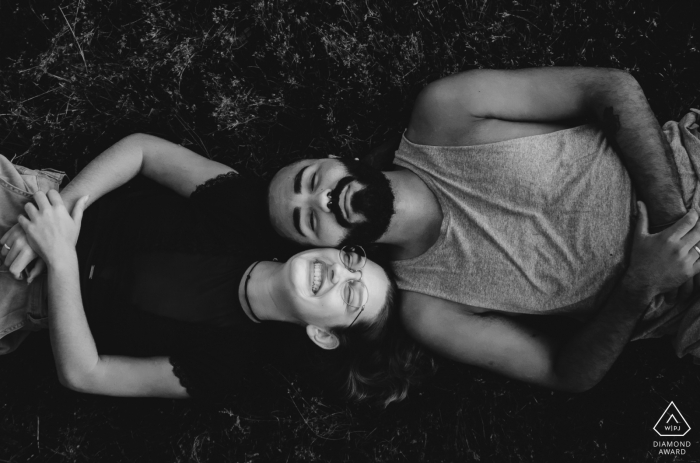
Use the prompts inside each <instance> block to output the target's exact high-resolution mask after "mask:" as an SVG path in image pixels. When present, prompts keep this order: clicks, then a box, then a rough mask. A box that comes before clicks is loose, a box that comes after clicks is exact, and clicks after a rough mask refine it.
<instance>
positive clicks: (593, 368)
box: [554, 279, 652, 391]
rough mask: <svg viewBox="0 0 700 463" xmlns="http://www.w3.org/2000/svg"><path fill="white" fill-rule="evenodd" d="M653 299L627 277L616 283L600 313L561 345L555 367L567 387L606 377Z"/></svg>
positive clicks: (576, 387)
mask: <svg viewBox="0 0 700 463" xmlns="http://www.w3.org/2000/svg"><path fill="white" fill-rule="evenodd" d="M651 300H652V297H651V296H649V295H648V294H644V293H643V292H641V291H639V290H636V289H634V288H632V287H631V285H629V284H628V282H627V281H626V280H625V279H623V281H622V282H620V283H619V284H618V285H617V287H616V288H615V289H614V290H613V292H612V294H611V295H610V297H609V298H608V301H607V302H606V304H605V305H604V306H603V308H602V309H601V310H600V311H599V312H598V315H597V316H596V317H595V318H594V319H593V320H591V321H589V322H588V323H587V324H586V325H585V326H584V327H583V328H582V329H581V330H580V331H579V332H578V333H576V334H575V335H574V336H573V337H571V338H570V339H569V340H568V341H567V342H566V343H565V344H564V345H563V346H562V347H561V350H560V351H559V353H558V355H557V358H556V359H555V363H554V370H555V374H556V376H557V377H559V378H562V383H564V384H565V386H566V387H564V388H565V389H568V390H580V391H585V390H587V389H590V388H591V387H593V386H595V385H596V384H597V383H598V382H599V381H600V380H601V379H602V378H603V376H604V375H605V373H607V371H608V370H609V369H610V367H611V366H612V364H613V363H614V362H615V360H617V358H618V357H619V355H620V353H621V352H622V350H623V349H624V347H625V345H626V344H627V343H628V342H629V340H630V338H631V336H632V332H633V331H634V328H635V326H636V325H637V323H638V322H639V320H640V318H641V317H642V315H643V314H644V312H645V311H646V309H647V307H648V306H649V304H650V301H651Z"/></svg>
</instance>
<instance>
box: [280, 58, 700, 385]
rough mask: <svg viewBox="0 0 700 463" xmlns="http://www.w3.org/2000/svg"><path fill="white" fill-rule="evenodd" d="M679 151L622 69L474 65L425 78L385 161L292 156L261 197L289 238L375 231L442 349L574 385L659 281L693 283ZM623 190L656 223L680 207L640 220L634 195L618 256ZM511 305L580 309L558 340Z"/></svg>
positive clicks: (409, 320)
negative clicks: (571, 330)
mask: <svg viewBox="0 0 700 463" xmlns="http://www.w3.org/2000/svg"><path fill="white" fill-rule="evenodd" d="M584 122H594V123H596V125H595V126H593V125H583V126H578V125H579V124H581V123H584ZM572 127H576V128H572ZM601 128H602V129H603V130H604V133H603V132H602V131H601ZM676 129H678V127H676ZM678 130H680V129H678ZM675 140H676V141H678V140H679V137H677V138H676V139H675ZM677 144H679V143H677ZM613 146H614V147H615V149H614V150H613ZM678 157H679V156H677V153H675V152H673V151H672V150H671V148H670V146H669V143H668V142H667V141H666V138H665V137H664V135H663V133H662V131H661V129H660V128H659V126H658V124H657V122H656V120H655V118H654V116H653V114H652V112H651V111H650V109H649V107H648V105H647V103H646V99H645V98H644V95H643V93H642V91H641V89H640V87H639V86H638V84H637V83H636V81H635V80H634V79H633V78H632V77H631V76H630V75H629V74H627V73H624V72H622V71H617V70H609V69H585V68H543V69H524V70H517V71H494V70H479V71H470V72H465V73H462V74H458V75H454V76H451V77H447V78H445V79H441V80H439V81H437V82H434V83H432V84H430V85H429V86H428V87H427V88H426V89H424V90H423V92H422V93H421V94H420V96H419V97H418V99H417V101H416V103H415V107H414V109H413V114H412V117H411V121H410V124H409V126H408V128H407V130H406V132H405V134H404V140H403V141H402V143H401V146H400V147H399V150H398V152H397V153H396V164H397V166H398V167H397V168H396V169H395V170H392V171H389V172H384V174H383V175H377V173H376V172H372V170H371V169H365V168H362V166H361V165H360V164H359V163H355V162H341V161H339V160H335V159H323V160H304V161H300V162H297V163H294V164H292V165H290V166H287V167H285V168H284V169H282V170H281V171H280V172H279V173H278V174H277V175H276V176H275V178H274V179H273V181H272V184H271V185H270V191H269V195H268V201H269V208H270V215H271V221H272V224H273V226H274V227H275V228H276V229H277V231H278V232H279V233H280V234H281V235H283V236H285V237H287V238H288V239H291V240H293V241H295V242H297V243H300V244H304V245H312V246H328V245H338V244H341V243H346V242H367V241H372V242H377V243H382V244H385V245H387V246H388V247H389V248H390V250H391V256H392V259H393V260H394V267H395V271H396V273H397V276H398V281H399V286H400V288H401V289H402V290H403V312H402V313H403V319H404V322H405V324H406V326H407V328H408V330H409V332H410V333H411V334H412V335H413V336H414V337H415V338H416V339H417V340H419V341H420V342H422V343H423V344H425V345H427V346H428V347H430V348H432V349H433V350H435V351H436V352H439V353H441V354H443V355H446V356H448V357H450V358H453V359H456V360H459V361H462V362H465V363H469V364H473V365H477V366H481V367H485V368H487V369H490V370H493V371H496V372H498V373H502V374H505V375H508V376H510V377H513V378H516V379H521V380H525V381H529V382H532V383H536V384H540V385H544V386H547V387H551V388H554V389H562V390H570V391H582V390H586V389H588V388H590V387H592V386H593V385H595V384H596V383H597V382H598V381H600V379H601V378H602V377H603V375H604V374H605V372H606V371H607V370H608V369H609V368H610V366H611V365H612V363H613V362H614V360H615V359H616V358H617V356H618V355H619V353H620V352H621V350H622V348H623V347H624V345H625V344H626V343H627V342H628V340H629V339H630V337H631V335H632V333H633V330H634V328H635V326H636V325H637V323H638V322H639V320H640V319H641V318H642V316H643V315H644V314H645V312H646V313H648V314H657V313H659V312H658V310H660V309H659V306H658V304H656V305H653V307H652V302H654V301H655V296H657V295H659V294H662V293H664V292H667V291H670V292H669V293H668V294H667V298H668V300H669V301H676V300H677V301H684V300H685V299H686V298H687V297H688V295H689V294H690V292H691V291H692V287H693V280H692V277H693V275H695V274H696V273H697V272H698V270H700V264H697V261H698V257H700V248H697V249H696V248H694V246H695V245H696V244H697V242H698V239H699V238H700V235H698V233H697V232H698V227H699V226H698V225H697V224H696V223H697V214H696V213H694V212H691V213H689V214H687V215H685V216H684V214H685V212H686V203H690V201H691V199H692V197H691V196H692V194H693V190H694V183H695V181H694V179H693V178H690V177H693V175H692V168H690V167H689V168H688V169H686V170H682V169H681V170H682V172H681V173H680V175H679V168H682V167H683V166H687V165H689V161H688V160H687V159H686V160H682V159H681V160H679V159H677V158H678ZM681 157H682V156H681ZM674 160H675V162H674ZM679 163H680V164H679ZM623 166H624V167H623ZM632 185H634V187H635V188H634V192H633V190H632ZM635 193H636V196H637V199H639V200H641V201H643V202H644V203H645V204H646V207H647V208H648V209H649V216H650V217H651V228H650V231H652V232H659V231H661V230H663V229H664V228H666V227H669V226H670V225H671V224H674V223H675V222H676V221H678V222H677V223H676V224H675V225H672V226H670V228H668V229H667V230H666V231H663V232H661V233H658V234H654V235H650V234H648V232H647V229H646V217H647V215H646V208H644V206H641V207H642V208H641V211H640V214H641V220H640V221H639V223H638V225H637V231H636V234H635V236H634V246H633V248H632V250H631V253H630V252H629V244H630V241H631V238H632V228H633V224H632V220H631V218H632V216H633V215H634V213H635V211H634V209H635V206H634V201H633V197H634V194H635ZM679 219H681V220H679ZM627 257H630V258H631V260H630V262H629V266H627V268H625V267H626V259H627ZM678 287H680V289H678V291H677V296H676V290H675V288H678ZM656 301H657V302H658V300H656ZM680 307H681V306H677V307H676V308H675V310H676V311H675V312H673V315H676V316H678V314H679V313H680V311H681V308H680ZM517 313H525V314H567V315H571V316H574V317H577V318H579V319H582V320H585V323H584V324H582V326H581V328H580V329H578V330H577V331H576V333H575V334H573V335H571V336H569V337H568V338H567V339H566V340H565V341H562V340H561V339H558V338H557V337H555V336H551V335H546V334H545V333H544V331H542V330H539V329H537V328H536V327H533V326H532V324H531V323H526V322H524V321H522V320H521V319H520V318H518V317H513V316H512V315H513V314H517ZM665 313H666V316H667V318H668V317H670V315H668V314H669V313H670V312H665ZM676 318H677V317H676ZM667 321H668V320H667ZM676 321H677V320H676Z"/></svg>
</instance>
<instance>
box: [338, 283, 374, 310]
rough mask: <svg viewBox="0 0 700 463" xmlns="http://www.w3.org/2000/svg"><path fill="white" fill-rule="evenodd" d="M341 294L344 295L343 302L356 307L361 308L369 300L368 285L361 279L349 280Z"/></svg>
mask: <svg viewBox="0 0 700 463" xmlns="http://www.w3.org/2000/svg"><path fill="white" fill-rule="evenodd" d="M340 294H341V295H342V296H343V302H345V303H346V304H347V305H349V306H350V307H352V308H354V309H359V308H360V307H362V306H364V305H365V304H367V301H368V300H369V291H368V290H367V286H365V284H364V283H362V281H360V280H347V281H346V282H345V284H344V286H343V289H342V292H341V293H340Z"/></svg>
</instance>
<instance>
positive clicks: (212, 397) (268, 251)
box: [78, 174, 293, 402]
mask: <svg viewBox="0 0 700 463" xmlns="http://www.w3.org/2000/svg"><path fill="white" fill-rule="evenodd" d="M261 197H262V200H261ZM78 251H79V258H80V262H81V286H82V288H83V299H84V301H85V306H86V313H87V316H88V320H89V322H90V325H91V329H92V331H93V335H94V337H95V341H96V343H97V345H98V350H99V352H100V353H112V354H119V355H131V356H161V355H164V356H168V357H169V359H170V362H171V364H172V365H173V372H174V373H175V375H176V376H177V377H178V378H179V380H180V383H181V384H182V385H183V386H184V387H185V388H186V389H187V391H188V393H189V395H190V396H192V397H194V398H201V399H204V400H206V401H215V402H219V401H225V400H232V399H234V398H235V396H236V395H238V394H240V393H241V391H243V390H245V389H247V388H246V387H245V386H246V385H248V386H253V387H254V385H255V383H256V380H257V379H259V378H260V376H261V368H262V366H263V365H265V364H266V362H270V361H273V360H274V358H275V357H276V356H277V355H278V354H279V352H275V351H274V350H273V349H272V348H271V346H272V345H274V342H272V343H270V342H266V340H269V339H274V338H276V337H277V336H278V333H277V331H279V332H280V333H283V332H287V331H288V330H289V327H280V326H279V325H281V324H277V323H264V324H257V323H254V322H253V321H252V320H250V319H249V318H248V316H247V315H246V314H245V312H243V309H242V307H241V305H240V302H239V298H238V287H239V282H240V280H241V278H242V277H243V275H244V274H245V272H246V269H247V268H248V267H249V265H250V264H251V263H252V262H254V261H257V260H272V258H274V257H277V256H279V257H281V258H283V259H285V258H286V257H288V254H290V253H291V252H292V251H293V250H291V249H288V248H287V247H286V246H285V243H284V242H282V241H281V240H280V239H279V238H278V237H277V236H276V235H275V233H274V231H273V230H272V228H271V226H270V224H269V222H268V219H267V208H266V188H265V186H264V185H263V184H260V183H257V182H255V181H250V180H245V179H243V178H242V177H240V176H238V175H236V174H226V175H223V176H219V177H217V178H216V179H214V180H213V181H209V182H207V183H206V184H204V185H201V186H200V187H198V188H197V190H196V191H195V192H194V193H193V194H192V196H191V197H190V198H189V199H184V198H181V197H179V196H177V195H175V194H172V193H171V192H169V191H165V190H163V189H162V188H160V187H157V188H156V187H152V186H146V187H144V186H142V185H141V186H139V185H136V186H133V185H130V186H129V187H128V188H125V189H123V190H120V191H117V192H116V193H115V194H114V195H110V196H109V197H105V198H104V201H103V200H100V201H98V202H97V203H96V204H95V205H93V207H91V208H90V209H89V210H88V211H86V215H85V218H84V221H83V230H82V232H81V238H80V242H79V245H78ZM282 336H284V335H283V334H282Z"/></svg>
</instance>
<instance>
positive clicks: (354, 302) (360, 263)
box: [338, 246, 369, 328]
mask: <svg viewBox="0 0 700 463" xmlns="http://www.w3.org/2000/svg"><path fill="white" fill-rule="evenodd" d="M338 256H339V257H340V262H342V263H343V265H344V266H345V268H346V269H348V270H350V272H352V273H355V272H359V273H360V278H358V279H357V280H355V279H353V280H346V281H345V283H344V284H343V288H342V290H341V293H340V295H341V297H342V298H343V302H344V303H345V305H347V306H348V307H351V308H353V309H360V311H359V312H358V313H357V316H356V317H355V319H354V320H353V321H352V323H350V325H349V326H348V328H350V327H351V326H352V325H354V324H355V322H356V321H357V319H358V318H360V314H361V313H362V312H364V310H365V305H367V301H368V300H369V291H368V290H367V286H365V284H364V283H363V282H362V272H361V270H362V269H363V268H364V267H365V265H366V264H367V254H366V253H365V250H364V248H363V247H362V246H343V247H342V248H341V249H340V251H339V252H338Z"/></svg>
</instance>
